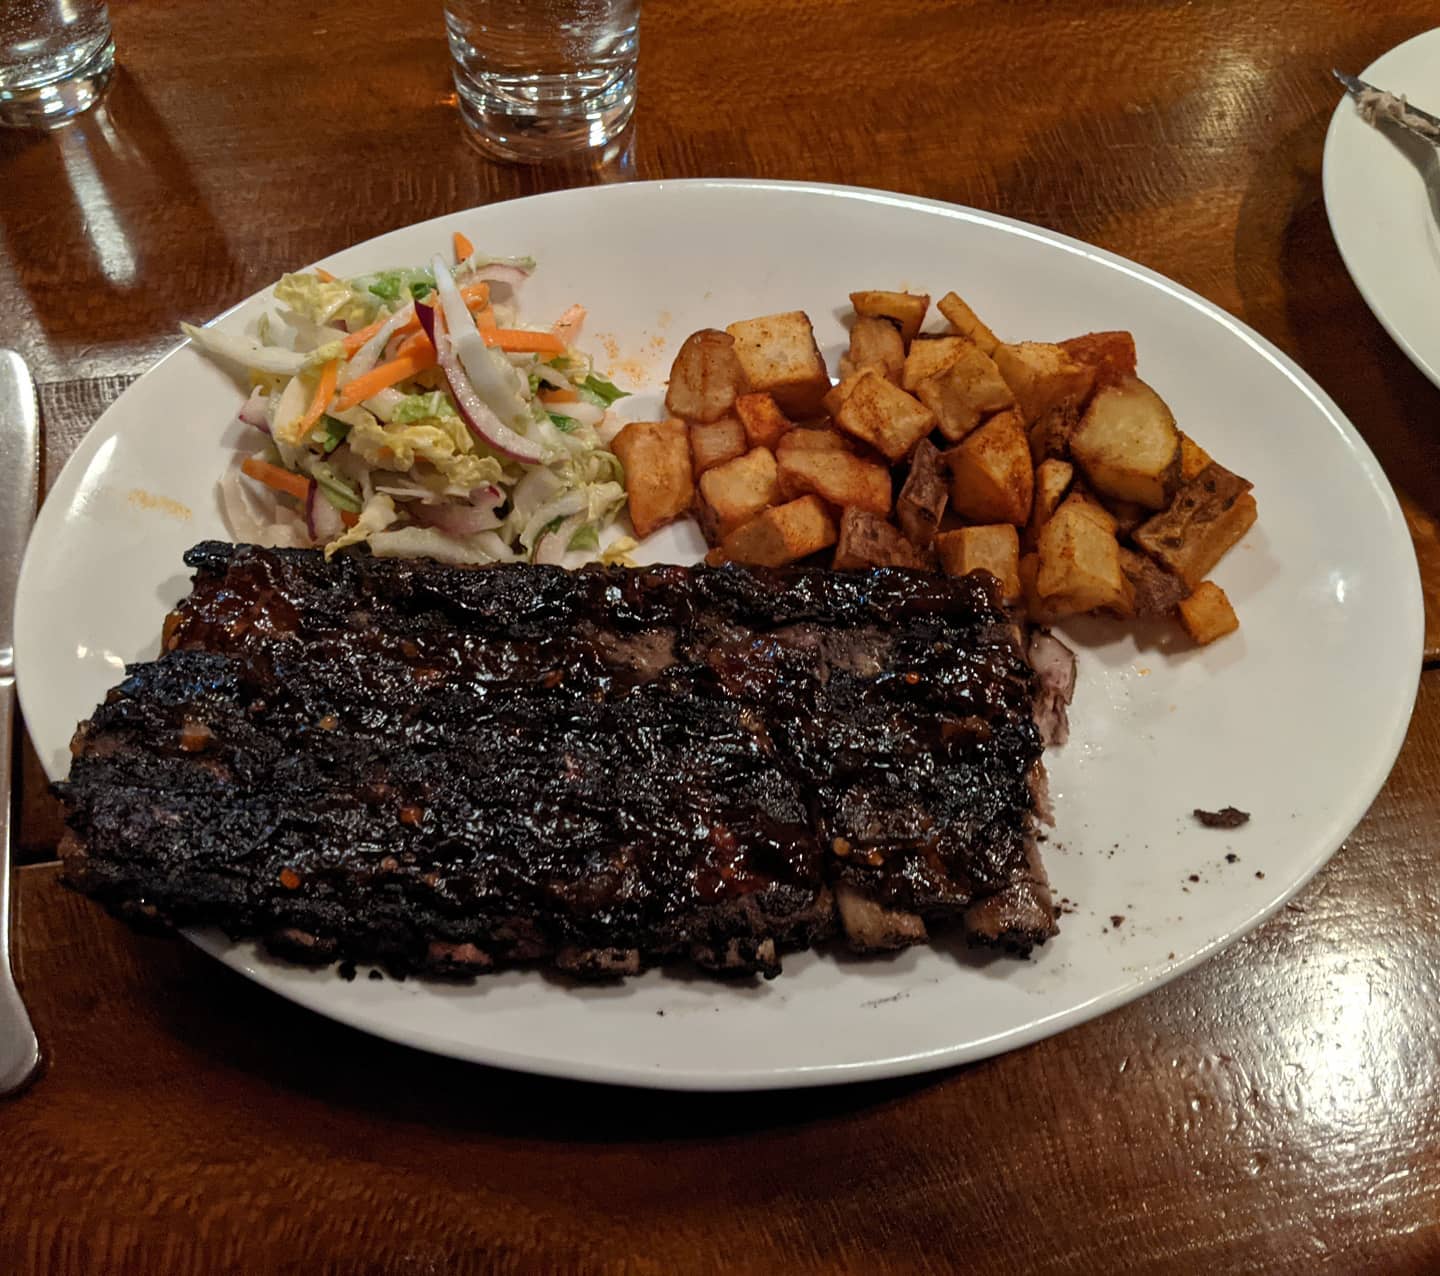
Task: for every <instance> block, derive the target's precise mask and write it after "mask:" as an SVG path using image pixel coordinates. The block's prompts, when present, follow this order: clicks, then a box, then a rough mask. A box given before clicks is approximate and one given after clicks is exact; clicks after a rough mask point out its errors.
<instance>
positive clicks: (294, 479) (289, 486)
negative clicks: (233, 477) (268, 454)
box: [240, 456, 310, 501]
mask: <svg viewBox="0 0 1440 1276" xmlns="http://www.w3.org/2000/svg"><path fill="white" fill-rule="evenodd" d="M240 470H241V472H242V473H244V474H248V475H249V476H250V477H251V478H252V479H254V480H255V481H256V482H257V483H264V484H265V486H266V487H269V488H273V489H274V490H275V491H277V492H284V493H285V494H286V495H287V496H293V497H294V498H295V499H296V500H297V501H303V500H305V499H306V497H308V496H309V495H310V480H309V479H308V478H306V477H305V476H304V475H302V474H292V473H290V471H289V470H282V469H281V468H280V467H279V466H278V465H271V464H270V462H269V461H262V460H260V459H259V457H254V456H247V457H246V458H245V459H244V460H243V461H241V462H240Z"/></svg>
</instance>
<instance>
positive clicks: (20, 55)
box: [0, 0, 115, 128]
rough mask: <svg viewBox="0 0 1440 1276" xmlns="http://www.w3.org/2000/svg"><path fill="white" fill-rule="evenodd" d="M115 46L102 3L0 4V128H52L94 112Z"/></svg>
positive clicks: (18, 0)
mask: <svg viewBox="0 0 1440 1276" xmlns="http://www.w3.org/2000/svg"><path fill="white" fill-rule="evenodd" d="M114 66H115V41H114V40H113V39H111V37H110V14H109V12H108V11H107V10H106V8H105V0H0V124H8V125H11V126H15V127H20V128H25V127H30V126H34V125H46V124H54V123H58V122H60V121H63V120H68V119H69V118H70V117H71V116H72V115H75V114H77V113H78V112H80V111H83V110H85V109H87V108H88V107H90V106H93V105H94V104H95V103H96V102H97V101H99V99H100V95H101V94H102V93H104V92H105V86H106V85H107V84H108V83H109V82H110V72H111V71H112V70H113V69H114Z"/></svg>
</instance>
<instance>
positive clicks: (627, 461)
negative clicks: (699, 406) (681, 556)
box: [610, 420, 695, 537]
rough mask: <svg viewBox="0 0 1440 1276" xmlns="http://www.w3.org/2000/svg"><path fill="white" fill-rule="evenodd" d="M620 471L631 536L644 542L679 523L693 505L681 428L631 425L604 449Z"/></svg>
mask: <svg viewBox="0 0 1440 1276" xmlns="http://www.w3.org/2000/svg"><path fill="white" fill-rule="evenodd" d="M610 449H611V451H613V452H614V453H615V455H616V456H618V457H619V458H620V464H621V465H623V466H624V467H625V494H626V495H627V496H628V497H629V498H630V521H631V523H633V524H634V525H635V535H637V536H640V537H645V536H649V535H650V533H651V532H653V531H654V530H655V529H656V528H657V527H663V526H664V525H665V524H666V523H669V522H671V521H672V520H674V519H677V518H679V517H680V516H681V515H682V514H684V513H687V512H688V511H689V509H690V505H691V502H693V501H694V499H695V481H694V479H693V477H692V476H691V472H690V439H689V437H688V435H687V432H686V429H685V422H683V421H676V420H669V421H632V422H630V424H629V425H627V426H626V427H625V428H624V429H623V430H621V431H620V433H619V434H617V435H616V436H615V441H614V442H613V443H611V444H610Z"/></svg>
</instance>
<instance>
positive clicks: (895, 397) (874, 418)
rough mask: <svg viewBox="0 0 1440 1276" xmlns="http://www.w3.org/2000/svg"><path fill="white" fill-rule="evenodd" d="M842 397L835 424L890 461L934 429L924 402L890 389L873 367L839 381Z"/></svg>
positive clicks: (908, 449)
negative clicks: (846, 379) (848, 378)
mask: <svg viewBox="0 0 1440 1276" xmlns="http://www.w3.org/2000/svg"><path fill="white" fill-rule="evenodd" d="M840 388H841V390H842V393H843V398H842V401H841V403H840V406H839V410H838V411H837V412H836V413H835V424H836V425H838V426H839V427H840V428H841V429H842V430H844V431H845V432H846V433H847V434H853V435H854V436H855V437H856V438H857V439H861V440H863V441H864V442H866V443H868V444H870V446H871V447H873V448H874V449H875V450H876V451H877V452H879V453H881V455H883V456H885V457H887V458H888V459H889V460H891V461H892V462H893V461H898V460H900V458H901V457H903V456H905V455H906V453H908V452H909V451H910V449H911V448H912V447H914V446H915V444H916V443H918V442H919V441H920V440H921V439H923V438H924V437H925V436H926V435H927V434H929V433H930V431H931V430H933V429H934V428H935V418H934V417H933V416H932V415H931V413H930V409H929V408H927V407H926V406H925V405H924V404H923V403H920V402H918V401H917V400H915V399H913V398H911V396H910V395H908V394H906V393H905V391H904V390H901V389H899V388H898V387H897V386H893V385H891V384H890V382H888V381H887V380H885V378H884V377H882V376H881V375H880V374H879V373H878V372H876V371H875V370H874V369H873V368H866V369H865V371H864V372H857V373H856V374H855V375H854V376H853V377H851V378H850V380H848V381H842V382H841V383H840Z"/></svg>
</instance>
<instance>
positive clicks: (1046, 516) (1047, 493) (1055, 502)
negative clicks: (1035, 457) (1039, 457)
mask: <svg viewBox="0 0 1440 1276" xmlns="http://www.w3.org/2000/svg"><path fill="white" fill-rule="evenodd" d="M1074 477H1075V467H1074V466H1073V465H1071V464H1070V462H1069V461H1057V460H1056V459H1055V458H1054V457H1047V458H1046V459H1045V460H1043V461H1041V462H1040V464H1039V465H1037V466H1036V467H1035V507H1034V509H1032V510H1031V511H1030V526H1031V527H1032V528H1034V529H1035V530H1037V531H1038V530H1039V529H1040V528H1041V527H1043V526H1044V525H1045V524H1046V523H1048V522H1049V521H1050V516H1051V515H1052V514H1053V513H1055V511H1056V510H1057V509H1058V508H1059V507H1060V502H1061V501H1063V500H1064V499H1065V493H1066V492H1068V491H1069V490H1070V482H1071V480H1072V479H1073V478H1074Z"/></svg>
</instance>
